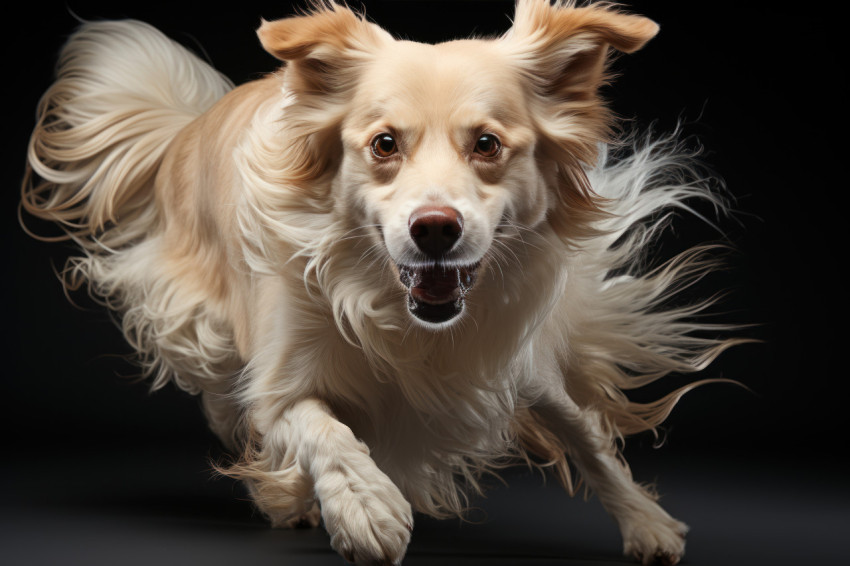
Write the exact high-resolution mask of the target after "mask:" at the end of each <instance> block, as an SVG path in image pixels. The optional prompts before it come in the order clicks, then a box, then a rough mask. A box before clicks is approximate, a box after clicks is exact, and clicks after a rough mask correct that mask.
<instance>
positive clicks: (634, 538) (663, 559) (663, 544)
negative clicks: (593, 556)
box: [622, 509, 688, 566]
mask: <svg viewBox="0 0 850 566" xmlns="http://www.w3.org/2000/svg"><path fill="white" fill-rule="evenodd" d="M659 510H660V509H659ZM661 513H662V514H661V515H660V516H655V515H654V514H653V516H643V517H640V518H635V519H633V520H632V521H630V522H629V523H628V524H627V525H624V526H623V529H622V532H623V543H624V552H625V554H626V555H627V556H632V557H633V558H634V559H635V560H637V561H638V562H640V563H642V564H645V565H649V564H658V565H660V566H674V565H675V564H678V563H679V561H680V560H681V559H682V556H683V555H684V554H685V535H686V534H687V532H688V526H687V525H685V524H684V523H681V522H679V521H677V520H676V519H674V518H672V517H670V516H669V515H667V514H666V513H664V511H661Z"/></svg>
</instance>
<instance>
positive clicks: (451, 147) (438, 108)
mask: <svg viewBox="0 0 850 566" xmlns="http://www.w3.org/2000/svg"><path fill="white" fill-rule="evenodd" d="M657 29H658V27H657V26H656V24H654V23H653V22H652V21H650V20H648V19H646V18H643V17H639V16H633V15H626V14H623V13H620V12H618V11H615V10H613V9H612V8H610V7H593V6H590V7H583V8H576V7H574V6H573V5H572V3H561V4H556V5H551V4H550V2H549V0H520V1H519V3H518V5H517V13H516V16H515V20H514V24H513V27H512V28H511V29H510V30H509V31H508V32H507V33H506V34H505V35H503V36H502V37H499V38H496V39H492V40H478V39H474V40H460V41H451V42H448V43H442V44H437V45H426V44H420V43H414V42H410V41H396V40H394V39H393V38H392V37H391V36H390V35H389V34H387V33H386V32H385V31H383V30H381V29H380V28H379V27H377V26H375V25H374V24H371V23H368V22H367V21H365V20H364V19H363V18H361V17H360V16H358V15H356V14H354V13H353V12H351V11H349V10H348V9H347V8H343V7H339V6H334V5H324V6H323V7H322V8H319V9H317V10H316V11H314V12H313V13H311V14H309V15H306V16H300V17H295V18H288V19H284V20H278V21H274V22H264V23H263V25H262V26H261V28H260V30H259V36H260V39H261V41H262V43H263V45H264V47H265V48H266V49H267V50H268V51H269V52H270V53H272V54H273V55H275V56H276V57H278V58H279V59H281V60H284V61H286V62H287V70H286V74H285V85H286V89H287V90H288V91H289V93H290V94H291V96H292V99H293V103H292V105H291V107H289V109H288V111H289V117H288V119H290V120H293V121H295V122H298V123H300V124H301V125H302V126H303V127H302V131H303V132H304V136H305V139H309V141H308V142H307V143H306V144H305V146H304V147H305V151H306V152H309V153H310V155H309V157H308V158H307V159H308V160H309V161H310V162H311V163H312V167H313V168H314V170H315V171H332V172H333V173H332V175H333V181H332V186H333V189H332V195H331V198H333V199H335V206H336V207H337V209H338V210H340V211H342V213H343V214H344V216H345V217H346V218H348V219H350V220H351V222H353V223H354V226H355V227H356V228H355V230H358V229H359V230H360V234H359V235H362V236H368V237H370V238H371V239H372V242H373V243H374V245H375V246H377V248H378V249H379V250H380V253H382V254H386V255H387V256H388V257H389V258H390V259H391V260H392V262H391V263H392V264H393V265H394V266H395V269H396V270H397V274H398V277H399V280H400V282H401V284H403V285H404V286H405V287H406V289H407V291H408V294H407V297H408V308H409V310H410V312H411V313H412V314H413V316H414V317H415V319H416V320H418V321H420V322H421V323H422V324H424V325H425V326H431V327H440V326H442V325H445V324H447V323H450V322H451V321H454V320H456V319H457V317H458V315H459V314H460V313H461V312H462V311H463V310H464V304H465V296H466V294H467V292H468V291H469V290H470V289H471V288H473V287H474V285H475V282H476V276H477V273H478V270H479V268H480V267H481V266H482V265H484V264H486V262H487V261H488V259H489V258H490V257H491V256H492V255H493V254H494V253H498V252H497V251H495V250H496V248H497V247H498V246H497V244H498V243H499V239H500V238H501V237H503V236H504V234H506V233H512V234H515V233H516V231H517V230H524V229H531V230H534V229H537V228H538V227H539V226H540V225H541V224H543V223H548V225H549V226H551V227H552V228H553V229H554V231H555V232H556V233H558V234H559V235H562V236H563V237H565V238H569V237H571V236H575V235H576V234H577V233H578V231H580V229H581V226H582V223H583V219H584V218H585V217H586V216H587V214H588V212H589V211H591V210H594V209H595V203H594V201H593V197H592V193H591V192H590V190H589V188H588V187H587V186H586V179H585V177H584V173H583V167H584V165H585V164H587V163H590V162H592V161H593V160H594V159H595V152H596V147H597V143H598V142H599V141H600V140H602V139H604V138H605V136H606V134H607V130H608V127H609V124H610V116H609V113H608V111H607V110H606V109H605V107H604V106H603V104H602V103H601V102H600V100H599V98H598V96H597V90H598V88H599V86H600V84H601V83H602V82H603V81H604V80H605V78H606V73H605V69H606V60H607V56H608V51H609V48H611V47H613V48H615V49H617V50H620V51H624V52H631V51H634V50H636V49H638V48H640V47H641V46H642V45H643V44H644V43H645V42H646V41H648V40H649V39H650V38H651V37H652V36H653V35H655V33H656V32H657Z"/></svg>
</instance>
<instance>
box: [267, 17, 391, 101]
mask: <svg viewBox="0 0 850 566" xmlns="http://www.w3.org/2000/svg"><path fill="white" fill-rule="evenodd" d="M257 35H258V36H259V38H260V43H262V45H263V48H264V49H265V50H266V51H268V52H269V53H271V54H272V55H274V56H275V57H277V58H278V59H280V60H281V61H285V62H286V63H287V66H288V68H289V70H288V71H287V74H289V75H290V76H289V77H288V80H287V83H288V84H289V86H291V87H292V88H293V89H294V90H296V91H302V92H304V91H306V92H313V93H316V94H324V95H327V94H334V93H338V92H340V90H343V89H344V88H345V87H346V86H349V83H350V80H351V77H352V76H354V75H355V73H353V72H352V71H353V70H354V69H355V68H356V67H357V66H358V65H359V64H360V63H362V62H363V61H364V60H366V59H367V58H368V56H369V55H370V54H371V53H373V52H374V51H375V50H377V49H379V48H380V47H381V46H383V45H385V44H386V43H387V42H388V41H392V37H391V36H390V35H389V34H388V33H387V32H385V31H384V30H382V29H381V28H380V27H378V26H376V25H375V24H372V23H369V22H367V21H366V20H365V19H363V17H361V16H359V15H358V14H355V13H354V12H352V11H351V10H350V9H348V8H346V7H344V6H340V5H337V4H334V3H331V2H322V3H316V7H315V8H314V11H312V12H310V13H308V14H306V15H303V16H296V17H292V18H286V19H282V20H275V21H271V22H269V21H265V20H263V22H262V25H261V26H260V28H259V29H258V30H257ZM290 71H291V72H290Z"/></svg>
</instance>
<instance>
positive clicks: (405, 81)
mask: <svg viewBox="0 0 850 566" xmlns="http://www.w3.org/2000/svg"><path fill="white" fill-rule="evenodd" d="M483 62H486V64H484V63H483ZM518 79H519V77H518V76H517V75H516V74H515V73H512V72H511V70H510V69H509V68H508V65H507V64H506V61H500V54H499V53H498V50H497V49H495V48H494V45H493V44H492V43H489V42H483V41H458V42H451V43H445V44H440V45H436V46H435V45H422V44H418V43H411V42H396V43H395V45H394V48H393V49H392V50H386V51H383V52H381V53H378V54H376V56H375V57H374V59H373V60H372V61H371V62H370V64H369V65H368V66H367V67H365V68H364V69H363V71H362V75H361V77H360V80H359V81H358V85H357V88H356V94H355V96H354V97H353V100H352V105H351V111H350V112H349V114H348V115H347V116H346V118H345V120H344V122H343V127H342V142H343V143H342V145H343V159H342V163H341V166H340V168H339V174H338V175H339V187H340V189H341V192H342V194H343V195H344V198H345V200H346V204H347V207H346V209H347V211H348V212H347V214H353V215H355V216H356V217H357V218H358V224H359V225H360V226H366V227H369V229H370V230H371V231H372V232H373V235H374V237H376V238H377V239H378V240H379V243H380V244H381V245H382V246H383V247H384V248H385V250H386V253H387V254H388V255H389V257H390V259H391V260H392V263H393V264H394V265H395V266H396V268H397V269H398V272H399V279H400V281H401V283H402V284H403V285H404V286H405V287H406V288H407V290H408V307H409V309H410V312H411V313H412V314H413V315H414V317H415V318H416V320H418V321H421V322H423V323H424V324H426V325H428V324H431V325H433V324H437V325H440V324H443V323H446V322H449V321H453V320H455V319H456V317H457V316H458V315H459V314H460V313H461V312H462V311H463V309H464V297H465V295H466V293H467V292H468V290H469V289H470V288H472V287H473V285H474V284H475V281H476V275H477V271H478V268H479V266H480V265H481V264H482V261H484V260H485V258H486V257H488V254H489V253H490V250H491V249H492V248H493V238H494V236H495V235H496V233H497V232H499V231H502V230H504V229H505V227H506V225H510V224H520V225H523V226H534V225H536V224H538V223H539V222H541V221H542V220H543V218H544V217H545V212H546V210H547V208H548V203H549V194H548V193H549V191H550V190H552V189H551V187H549V185H551V175H550V179H549V181H550V182H547V181H546V180H544V176H543V175H542V173H541V171H540V170H539V168H538V166H537V163H536V161H535V142H536V136H535V133H534V130H533V129H532V127H531V126H530V123H531V122H530V117H529V115H528V111H527V109H526V107H525V104H524V102H525V100H526V98H525V93H524V92H523V89H522V88H521V85H520V84H519V80H518Z"/></svg>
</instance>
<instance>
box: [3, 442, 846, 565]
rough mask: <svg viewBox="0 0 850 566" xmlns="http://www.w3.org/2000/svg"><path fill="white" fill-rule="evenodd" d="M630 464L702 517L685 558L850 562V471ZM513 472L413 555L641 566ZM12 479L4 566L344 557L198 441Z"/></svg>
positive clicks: (599, 523) (570, 505)
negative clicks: (290, 522)
mask: <svg viewBox="0 0 850 566" xmlns="http://www.w3.org/2000/svg"><path fill="white" fill-rule="evenodd" d="M193 452H194V453H193ZM662 452H663V451H662ZM678 461H679V462H681V461H682V460H681V459H680V460H678ZM633 468H634V470H635V475H636V477H637V478H638V479H639V480H643V481H652V480H654V479H655V478H659V486H660V491H661V492H662V493H663V494H664V497H663V503H664V505H665V507H666V508H667V509H668V510H669V511H670V512H671V514H673V515H674V516H676V517H678V518H680V519H682V520H684V521H685V522H687V523H688V524H689V525H690V526H691V533H690V535H689V538H688V551H687V556H686V559H685V561H684V563H685V564H693V565H723V566H734V565H739V564H740V565H745V564H746V565H765V566H767V565H807V564H818V565H819V566H827V565H832V564H835V565H838V564H845V565H846V564H850V552H847V551H846V550H845V548H844V543H845V541H846V540H847V539H848V538H850V487H848V485H847V484H846V483H845V482H844V481H841V480H842V478H841V477H840V476H839V472H840V470H835V469H832V470H828V471H829V472H830V473H828V474H827V475H826V476H825V477H824V474H823V473H821V472H815V471H814V470H809V471H805V472H800V471H795V470H794V469H791V468H785V467H781V466H770V465H767V464H765V465H753V464H748V465H746V466H743V467H740V466H735V465H733V464H732V463H731V462H723V463H717V462H714V461H710V460H709V459H708V458H705V457H701V459H700V458H690V459H688V460H687V464H682V463H678V464H677V463H675V462H674V461H673V460H672V459H670V458H669V457H668V458H666V459H665V457H664V456H661V455H660V453H659V456H658V457H657V458H656V457H652V458H651V459H646V461H642V462H640V463H638V464H635V465H633ZM508 479H509V484H510V485H509V486H508V487H504V486H500V485H498V484H497V483H495V482H494V483H493V489H492V490H491V491H490V492H489V495H488V497H487V498H486V499H479V500H476V501H475V503H476V505H477V507H478V509H477V510H476V511H475V512H473V513H472V515H471V519H472V520H473V522H472V523H460V522H459V521H457V520H448V521H436V520H432V519H428V518H425V517H417V523H416V527H415V529H414V533H413V540H412V543H411V545H410V548H409V550H408V553H407V558H406V559H405V561H404V564H405V565H406V566H416V565H426V564H427V565H430V564H441V565H443V564H445V565H494V566H499V565H509V564H510V565H513V564H517V565H525V564H528V565H536V564H565V565H566V564H593V565H598V566H603V565H608V564H629V563H630V561H629V560H626V559H624V558H622V557H621V556H620V554H619V549H620V545H621V542H620V539H619V534H618V532H617V529H616V527H615V525H614V523H613V521H612V520H611V519H610V518H609V517H608V516H607V515H606V514H605V512H604V511H603V510H602V508H601V506H600V505H599V503H598V501H597V500H596V499H591V500H590V501H588V502H584V501H582V499H581V498H576V499H570V498H569V497H568V496H567V495H566V494H565V493H564V492H563V491H562V490H561V489H560V487H559V486H557V485H556V484H555V483H554V482H553V481H549V482H548V483H547V485H544V484H543V482H542V481H541V480H540V476H539V475H537V474H534V473H531V472H529V471H527V470H525V469H515V470H511V471H510V472H509V473H508ZM2 480H3V491H4V492H5V493H3V495H2V499H0V501H1V503H0V563H2V564H4V565H9V566H17V565H33V566H35V565H39V566H41V565H53V564H56V565H67V566H76V565H80V566H83V565H85V566H105V565H130V566H134V565H146V566H147V565H154V566H170V565H181V566H183V565H192V564H204V565H218V564H221V565H225V564H227V565H230V564H245V565H248V564H250V565H252V566H254V565H256V566H261V565H265V564H269V565H271V564H274V565H276V566H278V565H281V564H285V565H287V564H292V565H301V564H304V565H324V564H333V565H337V566H342V565H343V564H344V561H343V559H342V558H340V557H339V556H337V555H336V554H335V553H334V552H333V551H332V550H331V549H330V547H329V544H328V536H327V535H326V534H325V532H324V531H323V530H322V529H315V530H299V531H284V530H272V529H270V528H268V526H267V525H266V524H265V523H264V522H263V520H262V519H261V518H260V517H258V516H257V515H256V514H255V513H254V512H253V510H252V507H251V505H250V504H249V503H247V502H246V501H244V499H243V498H244V494H243V493H242V491H241V488H240V487H239V486H238V485H237V484H234V483H233V482H231V481H229V480H227V479H217V480H211V479H210V473H209V466H208V464H207V459H206V456H205V454H203V453H201V452H197V451H194V450H186V451H184V452H179V451H173V450H168V451H163V450H161V449H160V450H153V449H151V450H139V449H129V448H128V449H127V450H124V451H109V452H107V453H102V454H99V455H95V454H73V453H71V454H62V455H59V456H55V457H54V458H53V459H52V460H50V461H48V460H44V461H38V460H32V459H29V460H27V461H26V462H20V461H17V464H15V463H14V462H13V464H12V465H11V466H4V469H3V471H2Z"/></svg>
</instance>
